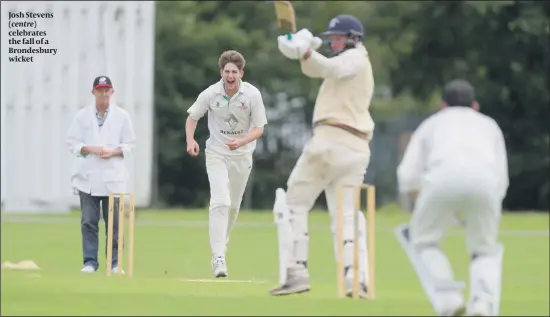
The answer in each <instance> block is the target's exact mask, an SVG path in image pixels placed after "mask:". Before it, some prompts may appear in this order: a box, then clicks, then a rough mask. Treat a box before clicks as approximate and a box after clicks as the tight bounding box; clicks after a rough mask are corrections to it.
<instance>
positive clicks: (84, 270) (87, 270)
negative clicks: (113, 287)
mask: <svg viewBox="0 0 550 317" xmlns="http://www.w3.org/2000/svg"><path fill="white" fill-rule="evenodd" d="M80 272H82V273H95V269H94V267H93V266H91V265H86V266H84V267H83V268H82V270H80Z"/></svg>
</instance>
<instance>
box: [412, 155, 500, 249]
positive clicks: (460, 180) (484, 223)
mask: <svg viewBox="0 0 550 317" xmlns="http://www.w3.org/2000/svg"><path fill="white" fill-rule="evenodd" d="M501 207H502V197H499V189H498V182H497V179H496V178H495V177H494V176H492V175H491V174H490V173H489V172H487V168H485V167H484V166H479V167H477V166H472V165H470V166H466V165H465V163H462V162H446V163H444V164H442V165H440V166H439V167H436V168H434V169H433V170H431V171H429V172H428V173H427V174H426V176H425V177H424V179H423V182H422V189H421V191H420V194H419V196H418V199H417V201H416V204H415V208H414V211H413V215H412V218H411V221H410V234H411V236H410V239H411V243H412V245H413V247H415V248H422V246H426V245H428V246H431V245H438V244H439V243H440V241H441V240H442V239H443V236H444V234H445V231H446V230H447V229H448V227H449V226H450V225H451V224H452V223H453V220H454V219H453V218H454V217H453V216H455V215H456V214H457V213H459V212H463V213H464V214H465V217H466V245H467V248H468V251H469V252H470V254H472V255H473V254H493V253H495V252H496V251H495V250H497V249H498V230H499V225H500V217H501Z"/></svg>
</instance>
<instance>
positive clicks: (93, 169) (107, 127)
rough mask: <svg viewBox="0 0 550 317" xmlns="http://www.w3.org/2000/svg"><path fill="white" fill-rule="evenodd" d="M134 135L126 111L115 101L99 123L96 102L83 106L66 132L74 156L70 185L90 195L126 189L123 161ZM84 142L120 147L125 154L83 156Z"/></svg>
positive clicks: (133, 142) (126, 156) (132, 144)
mask: <svg viewBox="0 0 550 317" xmlns="http://www.w3.org/2000/svg"><path fill="white" fill-rule="evenodd" d="M135 140H136V136H135V133H134V128H133V126H132V122H131V120H130V115H129V114H128V112H127V111H126V110H124V109H122V108H120V107H118V106H117V105H116V104H111V105H110V106H109V110H108V114H107V117H106V118H105V122H104V123H103V126H102V127H99V124H98V121H97V117H96V106H95V104H92V105H90V106H87V107H85V108H82V109H80V110H79V111H78V113H77V114H76V116H75V118H74V120H73V122H72V124H71V127H70V128H69V132H68V136H67V145H68V147H69V150H70V151H71V153H72V154H74V155H75V156H76V159H75V162H74V165H73V168H72V171H71V183H72V186H73V188H75V189H78V190H80V191H82V192H85V193H90V194H92V196H108V195H109V193H123V192H127V190H128V184H127V183H128V178H129V175H128V169H127V167H126V164H125V162H124V160H125V158H128V157H129V155H130V153H131V152H132V150H133V148H134V146H135ZM84 145H88V146H104V147H108V148H120V149H121V150H122V152H123V155H124V157H111V158H108V159H102V158H99V157H98V156H97V155H91V154H88V155H86V156H83V155H81V154H80V150H81V149H82V147H83V146H84Z"/></svg>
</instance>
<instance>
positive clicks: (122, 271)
mask: <svg viewBox="0 0 550 317" xmlns="http://www.w3.org/2000/svg"><path fill="white" fill-rule="evenodd" d="M111 272H113V274H118V266H115V267H114V268H113V269H112V270H111ZM121 274H126V272H124V270H123V269H121Z"/></svg>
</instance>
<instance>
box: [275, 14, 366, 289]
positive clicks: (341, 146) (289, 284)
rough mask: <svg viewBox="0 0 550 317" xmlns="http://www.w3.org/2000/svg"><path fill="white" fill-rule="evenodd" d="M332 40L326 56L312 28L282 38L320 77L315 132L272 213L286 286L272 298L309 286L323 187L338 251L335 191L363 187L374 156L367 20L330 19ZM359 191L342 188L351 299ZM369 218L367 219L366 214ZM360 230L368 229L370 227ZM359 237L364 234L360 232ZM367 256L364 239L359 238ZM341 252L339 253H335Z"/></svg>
mask: <svg viewBox="0 0 550 317" xmlns="http://www.w3.org/2000/svg"><path fill="white" fill-rule="evenodd" d="M321 36H324V37H327V42H328V44H329V47H330V49H331V51H332V56H331V57H328V58H327V57H325V56H323V55H322V54H320V53H318V52H317V51H316V50H317V49H318V48H319V47H320V46H321V44H322V40H321V39H320V38H318V37H314V36H313V35H312V34H311V32H310V31H309V30H307V29H302V30H300V31H299V32H297V33H296V34H292V36H291V37H290V39H289V37H287V36H286V35H284V36H280V37H279V38H278V39H277V40H278V47H279V50H280V51H281V53H282V54H283V55H284V56H285V57H287V58H289V59H291V60H297V61H299V63H300V65H301V69H302V72H303V73H304V75H306V76H308V77H310V78H322V79H323V83H322V85H321V87H320V89H319V92H318V96H317V100H316V101H315V109H314V112H313V136H312V137H311V139H310V140H309V141H308V142H307V144H306V145H305V147H304V149H303V152H302V154H301V156H300V158H299V159H298V162H297V163H296V166H295V167H294V169H293V171H292V173H291V175H290V177H289V179H288V181H287V191H286V193H285V191H284V190H283V189H281V188H279V189H277V192H276V200H275V205H274V213H275V214H276V222H277V226H278V231H279V232H278V234H279V245H280V249H279V251H280V254H286V255H285V256H284V257H282V258H281V262H280V266H281V274H284V276H283V278H282V279H281V280H280V282H281V285H279V286H277V287H275V288H273V289H272V290H271V291H270V294H271V295H289V294H296V293H302V292H307V291H309V290H310V280H309V271H308V248H309V240H308V239H309V234H308V216H309V212H310V210H311V208H312V207H313V205H314V203H315V201H316V199H317V198H318V196H319V195H320V194H321V192H323V191H324V192H325V195H326V199H327V204H328V209H329V213H330V215H331V230H332V233H333V237H334V248H335V251H336V243H338V242H337V241H336V234H335V233H336V217H337V189H338V188H339V185H341V184H343V183H345V184H349V185H355V184H356V185H360V184H362V183H363V179H364V175H365V173H366V169H367V167H368V165H369V161H370V147H369V143H370V140H371V139H372V134H373V130H374V122H373V120H372V119H371V116H370V113H369V106H370V102H371V98H372V94H373V89H374V79H373V74H372V66H371V63H370V60H369V56H368V52H367V50H366V48H365V46H364V45H363V44H362V41H363V39H364V31H363V25H362V23H361V22H360V21H359V20H358V19H357V18H355V17H353V16H351V15H338V16H336V17H335V18H333V19H332V20H331V21H330V23H329V25H328V30H327V31H326V32H324V33H323V34H322V35H321ZM353 195H354V191H353V190H352V189H350V190H349V191H348V190H346V191H344V193H343V196H344V202H343V214H344V217H343V218H344V220H343V223H344V225H343V232H344V259H343V260H344V266H345V270H346V273H345V285H346V294H347V296H351V293H352V284H353V283H352V281H353V270H351V267H352V264H353V245H354V243H357V241H354V234H353V233H354V222H353V221H354V212H356V210H355V208H354V199H353ZM363 219H364V218H363ZM362 227H363V231H365V230H366V229H364V228H365V226H362ZM360 235H361V236H364V235H365V232H362V233H360ZM360 249H361V250H360V252H361V253H362V254H366V253H367V252H366V243H364V244H361V243H360ZM335 256H336V252H335ZM367 269H368V268H367V262H366V261H361V265H360V272H361V273H360V274H361V277H360V285H361V287H360V288H361V291H360V297H361V298H366V292H367V286H368V281H367V275H368V274H366V272H367Z"/></svg>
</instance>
